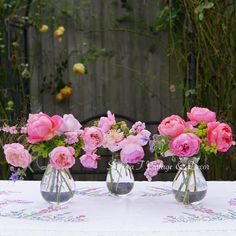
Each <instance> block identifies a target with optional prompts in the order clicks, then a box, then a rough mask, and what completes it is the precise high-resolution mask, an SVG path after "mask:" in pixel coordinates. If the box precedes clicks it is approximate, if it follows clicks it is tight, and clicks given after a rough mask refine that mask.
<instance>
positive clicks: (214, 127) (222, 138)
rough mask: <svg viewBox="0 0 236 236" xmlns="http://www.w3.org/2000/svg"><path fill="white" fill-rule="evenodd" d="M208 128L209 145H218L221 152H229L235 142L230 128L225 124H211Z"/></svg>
mask: <svg viewBox="0 0 236 236" xmlns="http://www.w3.org/2000/svg"><path fill="white" fill-rule="evenodd" d="M207 127H208V132H207V139H208V145H211V144H216V147H217V150H218V151H219V152H227V151H228V149H229V148H230V147H231V145H232V142H233V138H232V130H231V128H230V126H229V125H227V124H225V123H220V122H211V123H208V124H207Z"/></svg>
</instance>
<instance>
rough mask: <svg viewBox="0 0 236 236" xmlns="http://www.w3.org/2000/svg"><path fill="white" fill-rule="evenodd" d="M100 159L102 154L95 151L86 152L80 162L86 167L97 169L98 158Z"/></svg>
mask: <svg viewBox="0 0 236 236" xmlns="http://www.w3.org/2000/svg"><path fill="white" fill-rule="evenodd" d="M99 159H100V156H98V155H97V154H95V153H85V154H84V155H83V156H81V157H80V162H81V164H82V166H83V167H85V168H92V169H97V160H99Z"/></svg>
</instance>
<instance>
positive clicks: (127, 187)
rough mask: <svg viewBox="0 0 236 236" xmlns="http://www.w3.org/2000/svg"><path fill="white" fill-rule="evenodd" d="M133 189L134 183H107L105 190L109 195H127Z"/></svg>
mask: <svg viewBox="0 0 236 236" xmlns="http://www.w3.org/2000/svg"><path fill="white" fill-rule="evenodd" d="M133 187H134V183H107V188H108V190H109V192H110V193H111V194H114V195H121V196H124V195H127V194H128V193H130V192H131V190H132V189H133Z"/></svg>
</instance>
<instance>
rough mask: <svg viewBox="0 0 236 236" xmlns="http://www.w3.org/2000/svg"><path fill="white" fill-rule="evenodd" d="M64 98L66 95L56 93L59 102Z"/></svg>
mask: <svg viewBox="0 0 236 236" xmlns="http://www.w3.org/2000/svg"><path fill="white" fill-rule="evenodd" d="M63 99H64V97H63V95H62V94H61V93H58V94H57V95H56V100H57V101H58V102H61V101H63Z"/></svg>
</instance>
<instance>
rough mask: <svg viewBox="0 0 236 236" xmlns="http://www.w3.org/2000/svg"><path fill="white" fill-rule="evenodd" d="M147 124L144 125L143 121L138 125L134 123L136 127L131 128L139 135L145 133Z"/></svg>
mask: <svg viewBox="0 0 236 236" xmlns="http://www.w3.org/2000/svg"><path fill="white" fill-rule="evenodd" d="M145 128H146V127H145V123H142V122H141V121H138V122H136V123H134V125H133V126H132V128H131V131H132V132H133V133H134V134H138V133H140V132H141V131H143V130H144V129H145Z"/></svg>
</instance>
